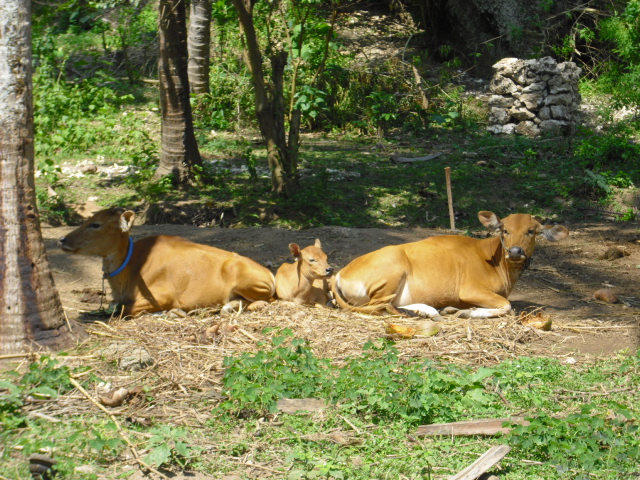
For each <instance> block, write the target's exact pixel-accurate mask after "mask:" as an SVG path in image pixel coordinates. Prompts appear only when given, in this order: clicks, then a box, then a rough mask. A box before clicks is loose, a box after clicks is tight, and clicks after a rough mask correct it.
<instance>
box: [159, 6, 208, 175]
mask: <svg viewBox="0 0 640 480" xmlns="http://www.w3.org/2000/svg"><path fill="white" fill-rule="evenodd" d="M159 9H160V13H159V23H160V28H159V31H160V33H159V46H160V54H159V64H158V70H159V75H160V108H161V110H162V148H161V152H160V164H159V166H158V170H157V171H156V178H160V177H162V176H165V175H173V182H174V185H175V186H179V185H182V186H184V185H187V184H189V183H190V182H191V181H192V180H193V176H194V175H193V174H194V166H196V165H198V166H200V165H202V158H201V157H200V152H199V150H198V144H197V142H196V137H195V133H194V130H193V117H192V115H191V103H190V102H189V76H188V73H187V29H186V7H185V0H160V4H159Z"/></svg>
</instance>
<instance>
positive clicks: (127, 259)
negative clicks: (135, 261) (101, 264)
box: [103, 237, 133, 278]
mask: <svg viewBox="0 0 640 480" xmlns="http://www.w3.org/2000/svg"><path fill="white" fill-rule="evenodd" d="M132 254H133V240H131V237H129V251H128V252H127V258H125V259H124V262H122V265H120V266H119V267H118V268H117V269H116V270H114V271H113V272H111V273H105V274H104V275H103V278H112V277H115V276H116V275H118V274H119V273H120V272H122V270H124V267H126V266H127V265H128V264H129V260H131V255H132Z"/></svg>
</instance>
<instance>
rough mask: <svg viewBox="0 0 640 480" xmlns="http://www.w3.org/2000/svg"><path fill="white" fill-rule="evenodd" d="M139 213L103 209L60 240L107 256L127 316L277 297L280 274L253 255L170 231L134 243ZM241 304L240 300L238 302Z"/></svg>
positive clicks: (107, 270)
mask: <svg viewBox="0 0 640 480" xmlns="http://www.w3.org/2000/svg"><path fill="white" fill-rule="evenodd" d="M134 218H135V214H134V213H133V212H131V211H125V209H123V208H117V207H114V208H110V209H107V210H102V211H100V212H98V213H96V214H95V215H93V216H92V217H91V218H89V219H88V220H87V221H85V222H84V223H83V224H82V225H81V226H80V227H78V228H77V229H75V230H74V231H73V232H71V233H70V234H69V235H67V236H66V237H62V238H61V239H60V240H59V242H58V243H59V245H60V247H61V248H62V250H64V251H65V252H68V253H79V254H83V255H98V256H100V257H102V270H103V272H104V277H105V278H106V279H107V280H108V281H109V285H110V286H111V290H112V293H113V298H114V300H115V302H117V303H118V304H120V305H122V306H123V307H124V311H123V313H124V315H135V314H137V313H140V312H143V311H146V312H158V311H163V310H170V309H172V308H181V309H183V310H185V311H189V310H193V309H196V308H203V307H210V306H214V305H225V306H226V307H227V309H229V308H230V302H231V301H232V300H240V303H241V304H242V305H246V304H251V303H252V302H256V301H259V300H265V301H268V300H271V299H272V298H273V295H274V293H275V278H274V276H273V274H272V273H271V272H270V271H269V270H268V269H266V268H265V267H263V266H262V265H260V264H258V263H256V262H254V261H253V260H251V259H249V258H247V257H243V256H241V255H238V254H237V253H232V252H227V251H225V250H221V249H219V248H215V247H210V246H207V245H201V244H198V243H193V242H190V241H188V240H186V239H184V238H180V237H172V236H167V235H157V236H151V237H144V238H141V239H140V240H137V241H136V242H133V240H131V238H130V237H129V230H130V229H131V227H132V225H133V221H134ZM236 303H237V302H236Z"/></svg>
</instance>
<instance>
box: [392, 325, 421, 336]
mask: <svg viewBox="0 0 640 480" xmlns="http://www.w3.org/2000/svg"><path fill="white" fill-rule="evenodd" d="M385 332H386V333H387V334H389V335H400V336H401V337H403V338H412V337H413V336H414V335H415V334H416V327H411V326H409V325H398V324H397V323H387V326H386V327H385Z"/></svg>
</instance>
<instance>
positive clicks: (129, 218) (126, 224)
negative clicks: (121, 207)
mask: <svg viewBox="0 0 640 480" xmlns="http://www.w3.org/2000/svg"><path fill="white" fill-rule="evenodd" d="M135 218H136V214H135V213H133V212H132V211H131V210H127V211H126V212H123V213H122V215H120V229H121V230H122V231H123V232H128V231H129V230H131V227H133V221H134V220H135Z"/></svg>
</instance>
